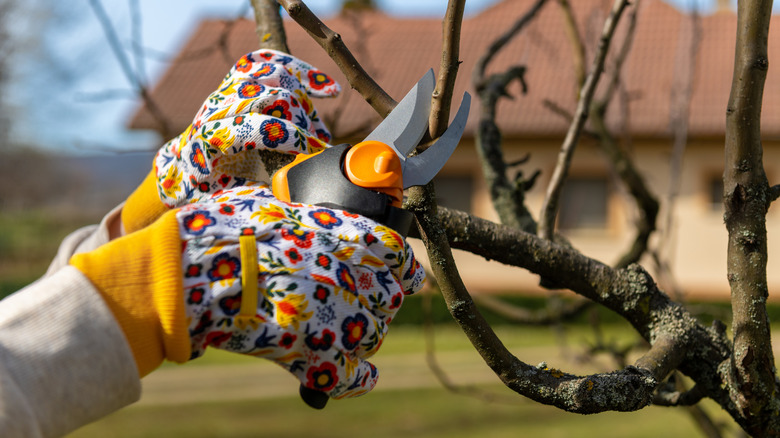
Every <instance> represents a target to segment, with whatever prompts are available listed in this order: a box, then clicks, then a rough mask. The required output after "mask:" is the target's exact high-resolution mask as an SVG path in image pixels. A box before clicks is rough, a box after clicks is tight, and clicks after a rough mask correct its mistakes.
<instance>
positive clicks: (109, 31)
mask: <svg viewBox="0 0 780 438" xmlns="http://www.w3.org/2000/svg"><path fill="white" fill-rule="evenodd" d="M89 4H90V6H91V7H92V11H93V12H94V13H95V17H97V19H98V22H99V23H100V26H101V27H102V28H103V33H104V34H105V36H106V39H107V40H108V44H109V46H110V47H111V51H112V52H113V53H114V56H115V57H116V59H117V61H119V66H120V67H121V69H122V73H123V74H124V75H125V78H126V79H127V80H128V82H130V84H132V86H133V88H135V89H136V91H137V92H138V94H139V95H140V96H141V99H142V100H143V102H144V104H145V105H146V109H147V110H148V111H149V114H151V115H152V118H153V119H154V121H155V122H156V123H157V126H158V128H157V129H158V131H159V132H160V134H161V135H162V136H163V138H165V139H167V138H169V137H170V136H171V130H170V125H169V123H168V119H167V117H165V114H164V113H163V112H162V110H161V109H160V107H158V106H157V103H156V102H155V101H154V99H152V96H151V94H150V93H149V90H148V89H147V88H146V85H145V84H144V83H143V82H142V81H141V79H140V77H139V75H138V73H137V72H136V71H134V70H133V67H132V65H131V64H130V60H129V59H128V58H127V55H126V54H125V51H124V50H123V48H122V43H121V41H120V40H119V36H118V35H117V34H116V30H115V29H114V25H113V24H112V23H111V18H109V16H108V14H107V13H106V10H105V9H104V8H103V4H102V3H101V2H100V0H89Z"/></svg>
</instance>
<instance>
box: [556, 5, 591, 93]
mask: <svg viewBox="0 0 780 438" xmlns="http://www.w3.org/2000/svg"><path fill="white" fill-rule="evenodd" d="M558 4H559V5H560V6H561V9H562V10H563V19H564V23H565V26H564V29H566V35H567V36H568V37H569V41H570V42H571V45H572V49H573V50H574V76H575V77H576V80H577V96H576V98H577V99H579V98H580V96H579V92H580V90H582V86H583V85H584V84H585V45H584V44H583V43H582V36H580V32H579V29H578V28H577V20H575V19H574V11H572V10H571V5H570V4H569V0H558Z"/></svg>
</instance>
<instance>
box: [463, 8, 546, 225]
mask: <svg viewBox="0 0 780 438" xmlns="http://www.w3.org/2000/svg"><path fill="white" fill-rule="evenodd" d="M545 1H546V0H537V2H536V3H534V4H533V5H532V6H531V8H530V9H529V10H528V11H526V13H525V14H523V15H522V16H521V17H520V18H519V19H518V20H517V21H516V22H515V23H514V24H513V25H512V27H511V28H510V29H509V30H508V31H506V32H505V33H504V34H503V35H501V36H500V37H499V38H497V39H496V40H495V41H494V42H493V44H491V46H490V48H489V49H488V51H487V52H486V53H485V54H484V55H482V56H481V57H480V59H479V60H478V61H477V64H476V66H475V68H474V70H473V71H472V77H471V80H472V84H473V86H474V89H475V90H477V93H478V94H479V102H480V106H481V109H482V111H481V113H480V121H479V127H478V129H477V134H476V143H477V153H478V154H479V157H480V162H481V163H482V172H483V174H484V177H485V181H486V182H487V185H488V188H489V191H490V196H491V200H492V202H493V207H494V208H495V209H496V212H497V213H498V216H499V218H500V219H501V223H503V224H506V225H509V226H512V227H516V228H519V229H521V230H525V231H528V232H536V221H535V220H534V218H533V216H532V215H531V212H530V211H528V208H526V206H525V192H526V191H527V190H528V189H530V186H531V185H532V184H533V180H534V179H535V176H533V175H532V176H531V178H530V179H525V178H524V177H523V175H522V172H518V174H517V178H515V181H510V179H509V176H508V175H507V170H508V165H507V163H506V161H505V159H504V154H503V151H502V148H501V142H502V138H501V131H500V130H499V128H498V125H496V122H495V120H496V106H497V105H498V101H499V99H501V98H503V97H509V94H508V93H507V91H506V89H507V87H508V86H509V84H510V83H511V82H512V81H513V80H515V79H516V80H518V81H520V85H521V86H522V90H523V93H525V92H527V89H528V87H527V85H526V83H525V79H524V74H525V67H524V66H514V67H511V68H510V69H509V70H507V71H506V72H504V73H502V74H493V75H490V76H488V77H485V70H486V68H487V64H488V63H489V62H490V61H491V60H492V59H493V57H494V56H495V55H496V54H497V53H498V52H499V51H500V50H501V49H502V48H504V47H505V46H506V44H507V43H509V41H511V39H512V38H514V37H515V36H516V35H517V34H518V33H519V32H520V31H521V30H522V29H523V28H524V27H525V26H526V25H527V24H528V23H530V22H531V20H532V19H533V18H534V17H535V16H536V14H537V13H538V12H539V11H540V10H541V8H542V6H543V5H544V3H545ZM534 175H536V174H534Z"/></svg>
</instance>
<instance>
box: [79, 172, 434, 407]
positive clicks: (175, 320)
mask: <svg viewBox="0 0 780 438" xmlns="http://www.w3.org/2000/svg"><path fill="white" fill-rule="evenodd" d="M71 263H72V264H73V265H74V266H76V267H77V268H78V269H80V270H81V271H82V272H83V273H85V275H86V276H87V277H88V278H90V280H91V281H92V282H93V283H94V284H95V286H96V288H97V289H98V290H100V292H101V294H102V295H103V296H104V297H105V298H106V302H107V304H108V305H109V307H110V308H111V309H112V311H113V313H114V315H115V316H117V320H118V321H119V323H120V325H121V326H122V328H123V330H124V332H125V334H126V335H127V338H128V340H129V343H130V346H131V349H132V350H133V353H134V356H135V358H136V362H137V363H138V367H139V372H140V374H141V375H145V374H147V373H149V372H151V371H152V370H153V369H154V368H156V367H157V366H158V365H159V364H160V362H161V361H162V360H163V358H168V359H170V360H174V361H177V362H184V361H187V360H189V359H194V358H197V357H199V356H201V355H202V354H203V352H204V351H205V350H206V348H207V347H209V346H213V347H216V348H220V349H224V350H228V351H233V352H237V353H241V354H248V355H252V356H257V357H264V358H267V359H270V360H272V361H274V362H276V363H277V364H279V365H281V366H282V367H284V368H285V369H287V370H289V371H290V372H291V373H293V374H294V375H295V376H296V377H297V378H298V379H299V380H300V381H301V384H302V386H303V387H305V388H307V389H306V390H307V391H315V392H317V393H324V394H327V395H328V396H329V397H332V398H342V397H353V396H357V395H361V394H364V393H366V392H368V391H370V390H371V389H372V388H373V387H374V385H375V383H376V380H377V371H376V369H375V368H374V366H373V365H371V364H370V363H369V362H367V361H366V359H367V358H369V357H370V356H371V355H373V354H374V353H375V352H376V351H377V349H378V348H379V347H380V345H381V343H382V340H383V338H384V336H385V334H386V333H387V329H388V324H389V323H390V321H391V320H392V319H393V317H394V315H395V313H396V312H397V311H398V309H399V307H400V305H401V303H402V302H403V299H404V296H405V295H407V294H410V293H413V292H416V291H417V290H419V288H420V287H421V286H422V283H423V281H424V275H425V274H424V270H423V269H422V267H421V266H420V264H419V263H418V262H417V261H416V260H415V258H414V256H413V254H412V251H411V248H410V247H409V246H408V245H407V244H406V242H405V241H404V240H403V239H402V238H401V236H400V235H399V234H398V233H396V232H395V231H393V230H391V229H389V228H387V227H385V226H383V225H380V224H378V223H376V222H374V221H372V220H370V219H367V218H365V217H362V216H359V215H354V214H350V213H347V212H344V211H338V210H331V209H327V208H322V207H316V206H308V205H301V204H289V203H284V202H281V201H278V200H276V199H275V198H274V197H273V196H272V194H271V190H270V189H269V188H268V187H267V186H265V185H254V186H250V187H236V188H233V189H230V190H226V191H224V192H221V193H218V194H214V195H213V196H211V197H209V198H208V199H204V200H202V202H200V203H197V204H190V205H187V206H185V207H182V208H180V209H178V210H173V211H170V212H169V213H166V214H165V215H163V216H162V217H161V218H160V219H159V220H158V221H157V222H155V223H154V224H152V225H150V226H149V227H146V228H144V229H142V230H140V231H138V232H136V233H133V234H130V235H127V236H124V237H122V238H119V239H116V240H114V241H112V242H111V243H109V244H107V245H105V246H103V247H101V248H99V249H98V250H96V251H93V252H92V253H87V254H83V255H77V256H74V257H73V259H72V260H71Z"/></svg>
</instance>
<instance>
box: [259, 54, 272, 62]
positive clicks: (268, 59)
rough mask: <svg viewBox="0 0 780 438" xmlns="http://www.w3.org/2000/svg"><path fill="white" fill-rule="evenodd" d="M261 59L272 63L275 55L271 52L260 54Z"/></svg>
mask: <svg viewBox="0 0 780 438" xmlns="http://www.w3.org/2000/svg"><path fill="white" fill-rule="evenodd" d="M260 57H261V58H263V59H265V60H266V61H270V60H272V59H274V54H273V53H271V52H263V53H260Z"/></svg>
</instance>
